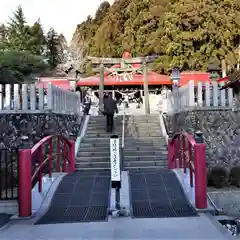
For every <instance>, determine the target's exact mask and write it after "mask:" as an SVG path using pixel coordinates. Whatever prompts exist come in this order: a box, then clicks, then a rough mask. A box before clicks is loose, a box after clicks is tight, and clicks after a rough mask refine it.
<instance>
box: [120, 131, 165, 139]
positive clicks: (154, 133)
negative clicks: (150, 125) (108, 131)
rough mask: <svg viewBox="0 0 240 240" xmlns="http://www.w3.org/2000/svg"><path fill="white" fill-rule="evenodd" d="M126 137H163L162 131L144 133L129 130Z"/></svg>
mask: <svg viewBox="0 0 240 240" xmlns="http://www.w3.org/2000/svg"><path fill="white" fill-rule="evenodd" d="M125 136H126V137H138V138H140V137H162V134H161V133H160V132H148V133H147V132H144V133H139V132H132V133H130V132H128V133H126V134H125Z"/></svg>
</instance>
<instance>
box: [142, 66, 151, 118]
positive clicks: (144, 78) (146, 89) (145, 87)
mask: <svg viewBox="0 0 240 240" xmlns="http://www.w3.org/2000/svg"><path fill="white" fill-rule="evenodd" d="M143 81H144V85H143V88H144V99H145V114H150V106H149V95H148V69H147V64H146V62H144V63H143Z"/></svg>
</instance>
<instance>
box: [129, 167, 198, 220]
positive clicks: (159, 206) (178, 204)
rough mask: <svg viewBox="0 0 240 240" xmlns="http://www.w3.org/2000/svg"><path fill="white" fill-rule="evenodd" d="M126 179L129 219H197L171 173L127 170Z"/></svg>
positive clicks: (166, 171)
mask: <svg viewBox="0 0 240 240" xmlns="http://www.w3.org/2000/svg"><path fill="white" fill-rule="evenodd" d="M129 176H130V196H131V205H132V209H131V215H132V217H133V218H168V217H192V216H198V215H197V212H196V211H195V209H194V208H193V206H192V205H191V204H190V203H189V201H188V199H187V197H186V196H185V193H184V191H183V189H182V186H181V184H180V183H179V181H178V179H177V176H176V175H175V173H174V172H172V171H169V170H167V169H161V170H131V171H130V173H129Z"/></svg>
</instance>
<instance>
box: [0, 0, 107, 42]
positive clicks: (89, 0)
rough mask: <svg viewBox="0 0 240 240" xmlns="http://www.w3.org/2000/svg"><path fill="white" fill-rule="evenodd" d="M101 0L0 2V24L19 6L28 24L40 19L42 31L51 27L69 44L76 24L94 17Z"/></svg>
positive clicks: (19, 0) (0, 0)
mask: <svg viewBox="0 0 240 240" xmlns="http://www.w3.org/2000/svg"><path fill="white" fill-rule="evenodd" d="M101 2H103V0H40V1H39V0H0V23H6V22H7V21H8V19H9V16H12V13H13V12H14V11H15V10H16V8H17V6H18V5H21V6H22V8H23V12H24V14H25V17H26V21H27V23H28V24H33V23H34V22H36V21H37V20H38V18H40V20H41V23H42V26H43V29H44V31H47V30H48V29H49V28H51V27H53V28H54V29H55V30H56V31H57V32H58V33H63V34H64V36H65V37H66V39H67V41H68V42H70V41H71V39H72V35H73V33H74V31H75V29H76V26H77V24H79V23H81V22H82V21H84V20H86V18H87V16H88V15H94V14H95V11H96V10H97V8H98V6H99V5H100V4H101Z"/></svg>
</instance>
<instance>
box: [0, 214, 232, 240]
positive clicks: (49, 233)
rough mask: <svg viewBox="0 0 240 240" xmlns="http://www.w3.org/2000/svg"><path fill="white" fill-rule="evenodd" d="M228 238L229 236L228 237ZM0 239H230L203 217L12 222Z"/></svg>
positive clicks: (0, 234)
mask: <svg viewBox="0 0 240 240" xmlns="http://www.w3.org/2000/svg"><path fill="white" fill-rule="evenodd" d="M229 237H230V235H229ZM0 239H1V240H38V239H39V240H40V239H44V240H50V239H51V240H55V239H56V240H73V239H76V240H84V239H89V240H90V239H91V240H94V239H96V240H97V239H105V240H106V239H109V240H110V239H111V240H112V239H128V240H130V239H216V240H223V239H231V238H228V235H226V236H224V235H223V234H222V233H221V232H220V231H219V229H218V228H217V227H216V226H215V225H214V224H213V222H212V221H211V220H210V219H209V218H208V217H207V216H205V215H201V216H200V217H191V218H166V219H164V218H162V219H131V218H118V219H109V221H108V222H102V223H76V224H75V223H73V224H51V225H33V222H32V221H31V220H26V221H16V222H12V224H11V225H10V226H8V227H7V228H6V229H5V230H4V231H3V232H0Z"/></svg>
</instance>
